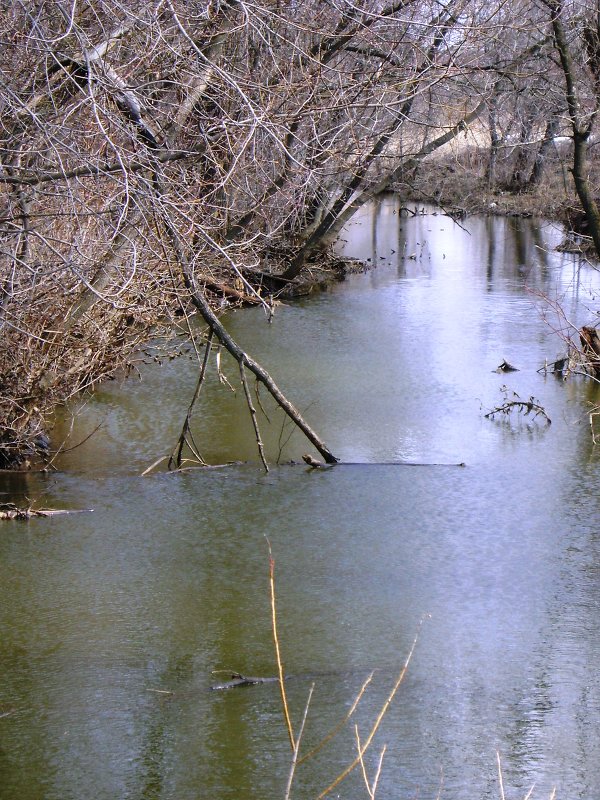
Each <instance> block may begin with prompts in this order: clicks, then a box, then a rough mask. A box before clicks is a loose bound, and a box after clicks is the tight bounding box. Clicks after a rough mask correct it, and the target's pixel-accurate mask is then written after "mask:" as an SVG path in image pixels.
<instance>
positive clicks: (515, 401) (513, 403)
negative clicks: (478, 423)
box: [484, 386, 552, 425]
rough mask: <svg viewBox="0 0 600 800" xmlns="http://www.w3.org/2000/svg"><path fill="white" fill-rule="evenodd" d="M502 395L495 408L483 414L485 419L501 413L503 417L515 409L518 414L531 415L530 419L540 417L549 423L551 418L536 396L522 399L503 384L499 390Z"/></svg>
mask: <svg viewBox="0 0 600 800" xmlns="http://www.w3.org/2000/svg"><path fill="white" fill-rule="evenodd" d="M500 391H501V392H502V393H503V395H504V401H503V402H502V403H501V404H500V405H499V406H496V407H495V408H492V410H491V411H488V412H487V414H484V416H485V418H486V419H494V418H495V417H496V416H497V415H499V414H503V415H504V416H505V417H508V416H510V414H511V412H513V411H517V412H518V413H519V414H522V415H523V416H525V417H527V416H529V415H532V417H531V418H532V419H536V418H537V417H541V418H542V419H543V420H544V422H545V423H546V425H550V424H551V422H552V420H551V419H550V417H549V416H548V414H547V413H546V409H545V408H544V407H543V406H542V405H541V404H540V401H539V400H537V398H535V397H533V395H532V396H531V397H530V398H529V400H523V399H522V398H521V397H520V396H519V395H518V394H517V392H510V393H509V390H508V388H507V387H506V386H503V387H502V388H501V390H500Z"/></svg>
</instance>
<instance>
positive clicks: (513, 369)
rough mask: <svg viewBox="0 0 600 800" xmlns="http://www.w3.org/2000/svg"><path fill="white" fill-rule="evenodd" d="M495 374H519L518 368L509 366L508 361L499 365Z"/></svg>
mask: <svg viewBox="0 0 600 800" xmlns="http://www.w3.org/2000/svg"><path fill="white" fill-rule="evenodd" d="M493 371H494V372H518V371H519V368H518V367H513V365H512V364H509V363H508V361H506V360H504V361H503V362H502V363H501V364H499V365H498V366H497V367H496V369H495V370H493Z"/></svg>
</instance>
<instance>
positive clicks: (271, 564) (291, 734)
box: [267, 539, 296, 752]
mask: <svg viewBox="0 0 600 800" xmlns="http://www.w3.org/2000/svg"><path fill="white" fill-rule="evenodd" d="M267 544H268V546H269V586H270V588H271V626H272V630H273V641H274V643H275V656H276V658H277V672H278V674H279V689H280V691H281V703H282V705H283V716H284V717H285V725H286V728H287V732H288V736H289V737H290V744H291V746H292V752H294V751H295V750H296V741H295V739H294V729H293V728H292V720H291V719H290V712H289V708H288V702H287V696H286V693H285V679H284V674H283V663H282V661H281V652H280V649H279V637H278V635H277V610H276V607H275V560H274V558H273V555H272V552H271V542H270V541H269V540H268V539H267Z"/></svg>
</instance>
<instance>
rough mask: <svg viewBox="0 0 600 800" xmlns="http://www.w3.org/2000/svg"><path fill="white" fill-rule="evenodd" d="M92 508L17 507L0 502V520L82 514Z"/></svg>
mask: <svg viewBox="0 0 600 800" xmlns="http://www.w3.org/2000/svg"><path fill="white" fill-rule="evenodd" d="M84 511H93V509H92V508H76V509H69V508H19V507H18V506H16V505H14V503H0V520H3V519H31V518H32V517H56V516H58V515H59V514H82V513H83V512H84Z"/></svg>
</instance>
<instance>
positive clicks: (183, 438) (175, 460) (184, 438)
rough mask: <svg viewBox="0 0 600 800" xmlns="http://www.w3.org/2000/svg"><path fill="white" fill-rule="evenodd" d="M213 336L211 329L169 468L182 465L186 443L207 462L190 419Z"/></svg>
mask: <svg viewBox="0 0 600 800" xmlns="http://www.w3.org/2000/svg"><path fill="white" fill-rule="evenodd" d="M213 337H214V333H213V331H212V330H210V331H209V333H208V338H207V340H206V347H205V348H204V358H203V360H202V366H201V367H200V374H199V375H198V382H197V383H196V388H195V390H194V394H193V396H192V399H191V402H190V404H189V406H188V410H187V414H186V415H185V420H184V421H183V425H182V428H181V433H180V434H179V439H178V440H177V444H176V445H175V448H174V450H173V452H172V453H171V455H170V457H169V463H168V464H167V468H168V469H173V467H176V468H179V467H181V460H182V454H183V448H184V447H185V445H186V444H187V446H188V447H189V449H190V450H191V451H192V453H193V454H194V457H195V458H197V459H198V461H199V462H200V463H201V464H205V461H204V459H203V458H202V456H201V455H200V454H199V453H198V449H197V448H196V446H195V442H194V439H193V436H192V434H191V432H190V420H191V418H192V413H193V411H194V406H195V405H196V401H197V400H198V397H199V396H200V390H201V389H202V384H203V383H204V378H205V376H206V365H207V364H208V357H209V355H210V349H211V347H212V341H213ZM188 434H189V435H190V439H191V441H190V440H188Z"/></svg>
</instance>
